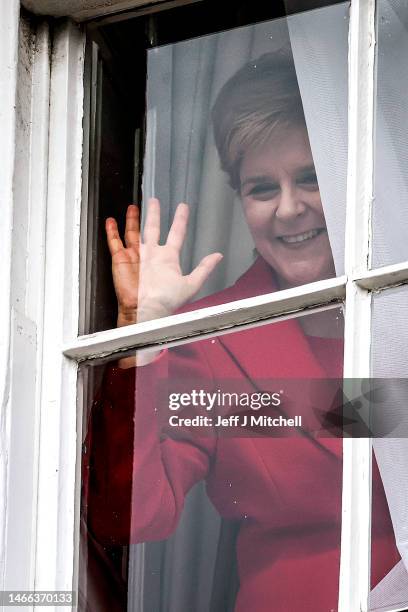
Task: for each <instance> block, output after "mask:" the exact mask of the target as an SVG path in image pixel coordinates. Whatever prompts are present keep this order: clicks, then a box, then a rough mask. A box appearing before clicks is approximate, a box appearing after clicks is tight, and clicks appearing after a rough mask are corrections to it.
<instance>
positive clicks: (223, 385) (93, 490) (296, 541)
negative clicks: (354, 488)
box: [79, 307, 343, 612]
mask: <svg viewBox="0 0 408 612" xmlns="http://www.w3.org/2000/svg"><path fill="white" fill-rule="evenodd" d="M137 359H139V364H140V365H139V367H137V368H136V369H135V368H134V367H132V366H133V361H134V356H132V355H128V356H126V357H124V358H122V360H121V361H120V363H118V362H116V361H115V362H112V363H109V364H108V365H105V366H101V365H99V366H98V365H94V364H92V363H90V364H83V365H81V368H80V381H81V387H80V388H82V389H85V390H86V393H85V395H84V401H85V408H86V409H85V410H84V427H83V429H84V439H85V441H84V445H83V466H82V474H83V487H82V491H83V493H82V521H81V522H82V543H81V567H80V572H79V575H80V576H81V580H82V584H81V585H80V591H81V601H82V604H81V605H82V610H85V606H88V607H87V608H86V610H91V611H93V610H97V611H98V612H99V611H100V610H105V609H110V610H113V609H115V610H116V609H118V610H129V611H132V612H133V611H134V610H148V611H149V612H161V611H162V610H163V611H164V610H177V611H180V612H184V611H185V612H190V611H192V610H194V611H195V610H202V611H211V612H226V611H231V612H232V611H234V612H244V611H245V612H246V611H247V610H254V612H266V611H268V612H269V611H270V610H271V609H273V610H274V612H287V610H300V609H302V610H313V611H314V612H327V611H328V610H331V609H333V610H336V609H337V598H338V574H339V561H340V526H341V489H342V487H341V483H342V439H341V437H342V436H341V430H339V431H337V432H336V431H335V430H334V428H333V423H334V424H336V421H333V420H332V419H333V417H335V416H336V414H337V413H336V411H335V410H334V408H333V407H335V406H336V403H335V401H337V399H336V398H337V397H338V392H339V389H340V390H341V387H342V363H343V316H342V310H341V309H340V308H339V307H336V308H331V309H329V310H324V311H319V312H318V313H313V314H308V315H303V316H301V317H298V318H292V319H289V320H286V321H283V322H278V323H273V324H271V323H269V324H263V325H257V326H253V327H251V328H247V329H244V330H240V331H234V332H232V333H231V332H229V333H223V334H220V335H217V336H215V337H211V338H206V339H202V340H194V341H192V342H188V343H184V344H182V345H179V346H177V347H173V348H171V349H169V350H165V351H162V352H160V353H159V354H154V353H152V352H150V353H149V352H147V351H144V352H139V353H138V355H137ZM142 363H144V365H141V364H142ZM87 398H88V399H87ZM332 408H333V410H332ZM183 508H184V509H183ZM272 602H273V605H272ZM271 606H272V607H271ZM80 609H81V607H80Z"/></svg>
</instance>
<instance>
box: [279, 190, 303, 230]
mask: <svg viewBox="0 0 408 612" xmlns="http://www.w3.org/2000/svg"><path fill="white" fill-rule="evenodd" d="M303 195H304V194H302V193H301V190H300V189H299V188H298V186H297V185H296V184H289V185H282V186H281V192H280V194H279V197H278V205H277V208H276V210H275V217H276V218H277V219H279V220H280V221H292V220H293V219H295V218H296V217H299V216H300V215H302V214H303V213H304V212H305V210H306V206H307V205H306V202H304V199H303Z"/></svg>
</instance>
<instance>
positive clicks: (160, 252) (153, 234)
mask: <svg viewBox="0 0 408 612" xmlns="http://www.w3.org/2000/svg"><path fill="white" fill-rule="evenodd" d="M188 210H189V209H188V206H187V205H186V204H179V206H178V207H177V210H176V213H175V215H174V220H173V223H172V226H171V228H170V231H169V234H168V237H167V241H166V243H165V244H164V245H160V244H159V238H160V204H159V201H158V200H156V199H154V198H152V199H150V200H149V206H148V211H147V218H146V224H145V229H144V232H143V241H142V240H141V239H140V231H139V213H138V208H137V207H136V206H134V205H132V206H129V207H128V210H127V214H126V228H125V241H124V242H125V243H124V244H123V243H122V240H121V239H120V236H119V232H118V228H117V224H116V221H115V220H114V219H112V218H109V219H107V221H106V234H107V241H108V246H109V250H110V252H111V256H112V275H113V282H114V286H115V292H116V296H117V299H118V309H119V315H121V314H122V315H123V316H125V317H126V319H127V322H136V320H147V319H154V318H157V317H160V316H167V315H170V314H172V313H173V312H175V311H176V310H177V309H178V308H180V307H181V306H182V305H183V304H185V303H186V302H188V301H189V300H190V299H191V298H192V297H193V296H194V295H195V294H196V293H197V292H198V291H199V290H200V288H201V286H202V285H203V283H204V282H205V280H206V279H207V278H208V276H209V275H210V274H211V272H212V270H213V269H214V268H215V266H216V265H217V264H218V262H219V261H220V260H221V258H222V255H221V254H220V253H213V254H211V255H208V256H207V257H204V259H203V260H202V261H201V262H200V263H199V265H198V266H197V267H196V268H195V269H194V270H193V271H192V272H191V273H190V274H187V275H183V273H182V270H181V267H180V251H181V248H182V246H183V243H184V238H185V234H186V229H187V223H188Z"/></svg>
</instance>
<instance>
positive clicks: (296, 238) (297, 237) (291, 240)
mask: <svg viewBox="0 0 408 612" xmlns="http://www.w3.org/2000/svg"><path fill="white" fill-rule="evenodd" d="M324 231H325V230H324V228H320V229H312V230H309V231H308V232H304V233H303V234H294V235H292V236H278V240H281V242H283V243H285V244H297V243H300V242H306V240H310V239H311V238H315V237H316V236H318V235H319V234H321V233H322V232H324Z"/></svg>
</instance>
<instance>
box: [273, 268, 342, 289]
mask: <svg viewBox="0 0 408 612" xmlns="http://www.w3.org/2000/svg"><path fill="white" fill-rule="evenodd" d="M275 270H276V268H275ZM276 272H277V275H278V278H279V284H280V286H281V287H282V288H284V287H286V288H290V287H298V286H299V285H306V284H308V283H315V282H317V281H320V280H325V279H327V278H333V277H335V276H336V272H335V270H334V267H330V268H327V267H324V268H319V269H308V270H297V271H289V270H286V271H285V270H282V271H281V272H279V271H277V270H276Z"/></svg>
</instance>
